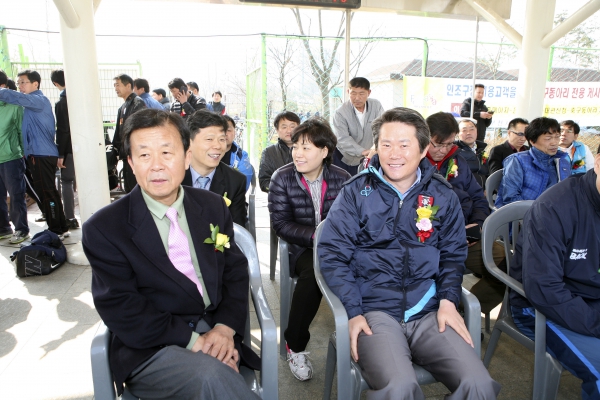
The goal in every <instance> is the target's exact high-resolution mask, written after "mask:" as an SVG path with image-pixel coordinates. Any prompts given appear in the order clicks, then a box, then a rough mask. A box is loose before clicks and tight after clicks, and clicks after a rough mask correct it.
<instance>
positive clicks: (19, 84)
mask: <svg viewBox="0 0 600 400" xmlns="http://www.w3.org/2000/svg"><path fill="white" fill-rule="evenodd" d="M26 83H31V82H29V81H27V82H26V81H17V86H23V85H25V84H26Z"/></svg>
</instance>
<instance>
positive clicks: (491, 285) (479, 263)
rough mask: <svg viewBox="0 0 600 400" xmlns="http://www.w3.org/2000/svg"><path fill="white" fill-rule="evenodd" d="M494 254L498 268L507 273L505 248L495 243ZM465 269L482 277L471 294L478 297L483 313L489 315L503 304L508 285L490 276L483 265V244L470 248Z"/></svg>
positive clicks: (478, 243) (479, 243)
mask: <svg viewBox="0 0 600 400" xmlns="http://www.w3.org/2000/svg"><path fill="white" fill-rule="evenodd" d="M492 254H493V256H494V262H495V263H496V265H497V266H498V268H500V269H501V270H502V271H505V272H506V259H505V255H504V246H502V245H501V244H498V243H494V247H493V248H492ZM465 267H467V268H468V269H470V270H471V271H473V272H475V273H476V274H480V275H481V279H480V280H479V282H477V283H476V284H475V285H473V287H472V288H471V293H473V295H474V296H475V297H477V300H479V303H480V304H481V312H482V313H485V314H487V313H489V312H490V311H492V310H493V309H494V308H495V307H496V306H497V305H498V304H500V303H501V302H502V299H503V298H504V291H505V289H506V285H504V283H502V282H500V281H499V280H498V279H496V278H495V277H494V276H493V275H492V274H490V273H489V272H488V270H487V268H486V267H485V265H484V264H483V254H482V252H481V242H477V243H475V244H474V245H473V246H471V247H469V253H468V255H467V260H466V261H465Z"/></svg>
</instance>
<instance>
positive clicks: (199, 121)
mask: <svg viewBox="0 0 600 400" xmlns="http://www.w3.org/2000/svg"><path fill="white" fill-rule="evenodd" d="M186 122H187V126H188V129H189V130H190V140H194V138H195V137H196V134H197V133H198V131H199V130H200V129H204V128H208V127H209V126H217V127H221V128H223V133H225V132H227V128H229V126H228V125H227V120H226V119H225V118H223V116H222V115H220V114H215V113H214V112H211V111H208V110H206V109H202V110H198V111H196V112H195V113H193V114H192V115H190V116H189V117H188V118H187V121H186Z"/></svg>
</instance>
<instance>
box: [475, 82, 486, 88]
mask: <svg viewBox="0 0 600 400" xmlns="http://www.w3.org/2000/svg"><path fill="white" fill-rule="evenodd" d="M475 88H476V89H477V88H482V89H485V86H483V83H476V84H475Z"/></svg>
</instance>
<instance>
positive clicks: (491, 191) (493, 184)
mask: <svg viewBox="0 0 600 400" xmlns="http://www.w3.org/2000/svg"><path fill="white" fill-rule="evenodd" d="M503 171H504V170H502V169H499V170H498V171H496V172H494V173H493V174H491V175H490V176H488V178H487V180H486V181H485V198H486V199H487V201H488V205H489V206H490V210H495V209H496V205H495V204H494V200H495V199H494V195H495V194H496V193H497V192H498V188H499V187H500V183H501V182H502V172H503Z"/></svg>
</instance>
